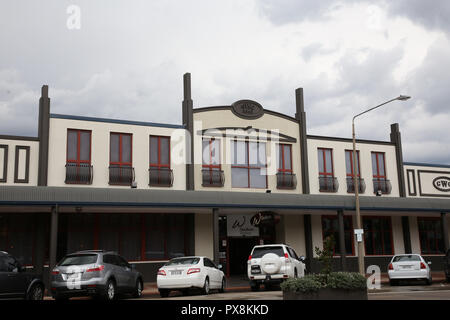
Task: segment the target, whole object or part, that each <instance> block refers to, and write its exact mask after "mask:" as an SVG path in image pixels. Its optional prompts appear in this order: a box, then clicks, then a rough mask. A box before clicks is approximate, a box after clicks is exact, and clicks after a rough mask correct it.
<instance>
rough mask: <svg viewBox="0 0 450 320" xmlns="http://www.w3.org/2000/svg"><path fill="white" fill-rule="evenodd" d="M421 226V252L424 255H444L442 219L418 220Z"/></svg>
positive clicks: (423, 218)
mask: <svg viewBox="0 0 450 320" xmlns="http://www.w3.org/2000/svg"><path fill="white" fill-rule="evenodd" d="M417 223H418V226H419V238H420V250H421V253H422V254H443V253H444V241H443V237H442V224H441V219H439V218H434V217H427V218H425V217H419V218H417Z"/></svg>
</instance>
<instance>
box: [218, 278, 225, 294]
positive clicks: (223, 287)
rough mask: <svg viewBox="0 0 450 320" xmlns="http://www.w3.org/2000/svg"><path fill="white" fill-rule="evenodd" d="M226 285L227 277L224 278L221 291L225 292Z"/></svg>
mask: <svg viewBox="0 0 450 320" xmlns="http://www.w3.org/2000/svg"><path fill="white" fill-rule="evenodd" d="M225 285H226V282H225V278H222V286H221V287H220V289H219V292H220V293H224V292H225Z"/></svg>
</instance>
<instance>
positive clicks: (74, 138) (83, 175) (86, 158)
mask: <svg viewBox="0 0 450 320" xmlns="http://www.w3.org/2000/svg"><path fill="white" fill-rule="evenodd" d="M65 183H84V184H89V183H92V166H91V131H88V130H76V129H68V130H67V163H66V180H65Z"/></svg>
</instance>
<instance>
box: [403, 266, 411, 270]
mask: <svg viewBox="0 0 450 320" xmlns="http://www.w3.org/2000/svg"><path fill="white" fill-rule="evenodd" d="M402 269H411V266H402Z"/></svg>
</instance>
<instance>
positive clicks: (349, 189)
mask: <svg viewBox="0 0 450 320" xmlns="http://www.w3.org/2000/svg"><path fill="white" fill-rule="evenodd" d="M347 192H348V193H355V185H354V181H353V178H351V177H347ZM358 192H359V193H364V192H366V183H365V182H364V179H361V178H358Z"/></svg>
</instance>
